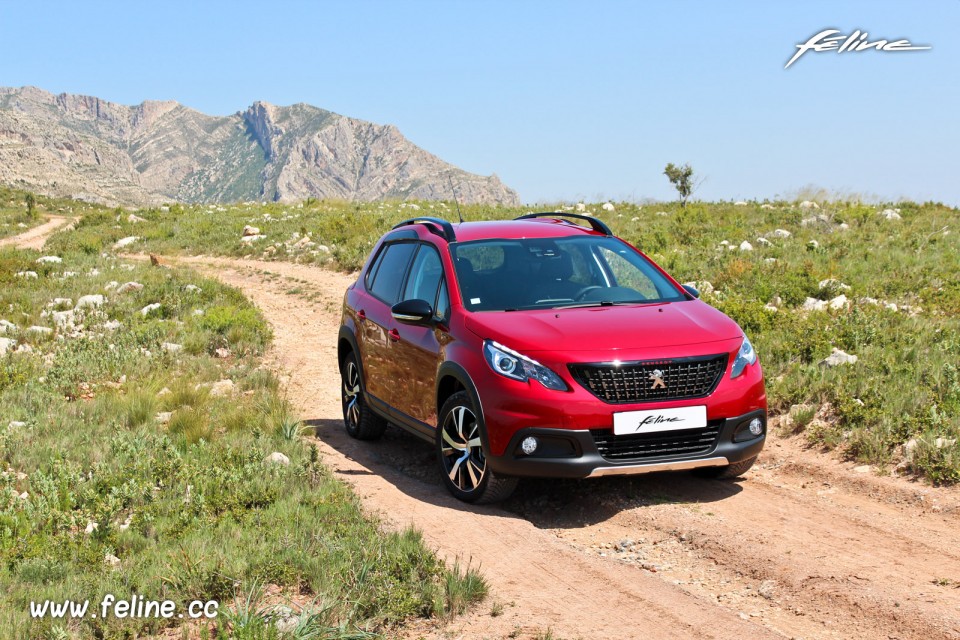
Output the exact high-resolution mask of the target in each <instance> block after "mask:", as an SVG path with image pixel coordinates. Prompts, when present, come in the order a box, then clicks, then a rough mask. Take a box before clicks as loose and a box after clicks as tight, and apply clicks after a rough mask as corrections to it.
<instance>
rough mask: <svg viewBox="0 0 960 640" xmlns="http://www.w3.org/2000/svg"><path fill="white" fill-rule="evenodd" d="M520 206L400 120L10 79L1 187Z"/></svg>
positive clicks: (124, 199)
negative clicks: (404, 131) (198, 105)
mask: <svg viewBox="0 0 960 640" xmlns="http://www.w3.org/2000/svg"><path fill="white" fill-rule="evenodd" d="M451 181H452V183H453V185H454V187H455V188H456V194H457V196H458V197H459V198H460V201H461V202H471V203H475V202H480V203H502V204H518V202H519V199H518V197H517V193H516V192H515V191H514V190H512V189H510V188H508V187H507V186H505V185H504V184H503V183H502V182H500V179H499V178H498V177H497V176H496V175H492V176H489V177H486V176H478V175H475V174H471V173H467V172H466V171H463V170H461V169H458V168H457V167H455V166H453V165H451V164H448V163H446V162H444V161H443V160H441V159H440V158H438V157H436V156H434V155H432V154H430V153H428V152H427V151H425V150H423V149H421V148H420V147H418V146H416V145H415V144H413V143H412V142H410V141H409V140H407V139H406V138H404V137H403V135H401V133H400V131H399V130H397V128H396V127H394V126H392V125H378V124H373V123H370V122H365V121H363V120H357V119H355V118H348V117H346V116H342V115H339V114H336V113H333V112H331V111H325V110H323V109H319V108H317V107H312V106H310V105H307V104H295V105H293V106H289V107H277V106H274V105H272V104H268V103H266V102H255V103H254V104H253V105H252V106H251V107H250V108H248V109H247V110H246V111H243V112H237V113H235V114H233V115H230V116H223V117H218V116H208V115H205V114H203V113H200V112H199V111H194V110H193V109H190V108H188V107H185V106H183V105H181V104H178V103H176V102H153V101H147V102H144V103H142V104H139V105H137V106H134V107H130V106H125V105H120V104H115V103H112V102H107V101H106V100H101V99H100V98H95V97H91V96H81V95H71V94H65V93H61V94H60V95H54V94H51V93H48V92H46V91H43V90H41V89H37V88H35V87H22V88H19V89H12V88H0V184H9V185H13V186H17V187H20V188H26V189H30V190H34V191H37V192H40V193H44V194H49V195H54V196H70V197H75V198H79V199H84V200H90V201H96V202H102V203H105V204H109V205H111V206H112V205H114V204H130V205H154V204H159V203H162V202H170V201H180V202H236V201H248V200H269V201H284V202H286V201H295V200H303V199H305V198H309V197H314V198H337V199H345V200H380V199H385V198H396V199H425V200H433V199H451V198H452V195H453V194H452V192H451V189H450V184H451Z"/></svg>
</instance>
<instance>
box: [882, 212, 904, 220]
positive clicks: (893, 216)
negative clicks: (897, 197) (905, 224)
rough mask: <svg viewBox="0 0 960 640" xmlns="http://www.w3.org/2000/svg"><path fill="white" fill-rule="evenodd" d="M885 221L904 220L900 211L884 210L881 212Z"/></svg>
mask: <svg viewBox="0 0 960 640" xmlns="http://www.w3.org/2000/svg"><path fill="white" fill-rule="evenodd" d="M879 215H881V216H883V218H884V219H885V220H902V218H901V217H900V210H899V209H884V210H883V211H881V212H880V214H879Z"/></svg>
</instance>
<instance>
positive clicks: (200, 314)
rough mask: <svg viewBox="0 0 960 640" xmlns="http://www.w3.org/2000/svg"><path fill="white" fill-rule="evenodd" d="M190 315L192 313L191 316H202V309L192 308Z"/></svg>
mask: <svg viewBox="0 0 960 640" xmlns="http://www.w3.org/2000/svg"><path fill="white" fill-rule="evenodd" d="M190 315H192V316H202V315H203V309H194V310H193V312H192V313H191V314H190Z"/></svg>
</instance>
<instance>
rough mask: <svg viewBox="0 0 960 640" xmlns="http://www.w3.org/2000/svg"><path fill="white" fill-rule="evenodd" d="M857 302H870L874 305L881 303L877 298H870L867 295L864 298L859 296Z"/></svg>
mask: <svg viewBox="0 0 960 640" xmlns="http://www.w3.org/2000/svg"><path fill="white" fill-rule="evenodd" d="M857 302H859V303H860V304H869V305H872V306H874V307H875V306H877V305H878V304H880V301H879V300H877V299H876V298H870V297H867V296H864V297H863V298H857Z"/></svg>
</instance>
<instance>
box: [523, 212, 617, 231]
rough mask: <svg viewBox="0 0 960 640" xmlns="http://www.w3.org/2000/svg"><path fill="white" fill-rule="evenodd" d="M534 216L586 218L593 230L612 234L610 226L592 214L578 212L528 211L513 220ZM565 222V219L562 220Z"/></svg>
mask: <svg viewBox="0 0 960 640" xmlns="http://www.w3.org/2000/svg"><path fill="white" fill-rule="evenodd" d="M534 218H576V219H577V220H586V221H587V222H589V223H590V226H591V227H593V230H594V231H598V232H600V233H602V234H603V235H605V236H612V235H613V231H610V227H608V226H607V225H605V224H603V222H601V221H600V220H597V219H596V218H594V217H593V216H582V215H580V214H579V213H564V212H562V211H543V212H541V213H528V214H526V215H522V216H520V217H519V218H514V220H533V219H534ZM564 222H566V221H564Z"/></svg>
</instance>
